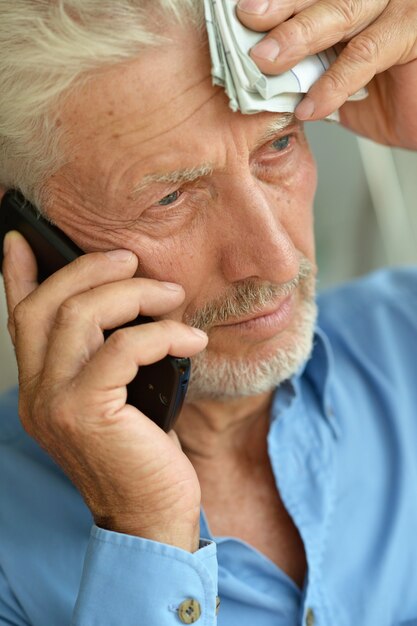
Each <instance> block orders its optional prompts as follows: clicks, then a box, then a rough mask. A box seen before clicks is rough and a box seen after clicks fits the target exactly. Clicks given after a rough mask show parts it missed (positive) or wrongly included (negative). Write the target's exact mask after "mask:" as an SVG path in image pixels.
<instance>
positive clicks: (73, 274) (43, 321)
mask: <svg viewBox="0 0 417 626" xmlns="http://www.w3.org/2000/svg"><path fill="white" fill-rule="evenodd" d="M6 257H7V255H6ZM20 263H21V262H20V259H19V267H17V266H16V265H14V267H13V271H14V279H13V280H18V281H19V284H20V283H22V282H25V280H26V279H25V277H24V275H22V272H21V267H20ZM137 263H138V259H137V257H136V256H135V255H133V254H132V253H129V252H128V256H127V258H125V259H123V258H120V257H110V256H108V254H104V253H92V254H86V255H83V256H82V257H80V258H78V259H77V260H76V261H74V262H73V263H70V264H69V265H67V266H65V267H64V268H63V269H61V270H59V271H58V272H56V273H55V274H53V275H52V276H50V277H49V278H48V279H47V280H45V281H44V282H43V283H42V284H41V285H40V286H39V287H38V288H37V289H35V290H34V291H32V292H30V294H29V295H28V296H27V297H26V298H24V299H23V300H21V301H20V302H19V303H18V304H17V305H16V306H15V307H14V310H13V323H14V325H15V348H16V355H17V360H18V362H19V374H20V376H21V380H26V379H31V378H32V377H33V376H35V375H36V374H37V373H39V371H40V370H41V369H42V367H43V362H44V359H45V353H46V347H47V343H48V337H49V333H50V330H51V328H52V326H53V323H54V320H55V317H56V313H57V311H58V308H59V307H60V306H61V304H62V303H63V302H64V301H65V300H67V299H68V298H70V297H71V296H73V295H75V294H77V293H80V292H83V291H88V290H89V289H92V288H94V287H96V286H98V285H102V284H104V283H106V282H112V281H117V280H122V279H124V278H128V277H130V276H132V275H133V273H134V272H135V271H136V268H137ZM22 271H23V270H22ZM32 271H34V268H33V267H32ZM31 276H32V278H33V277H34V273H32V275H31ZM19 295H20V296H21V295H23V291H21V292H20V293H19ZM17 299H18V298H17ZM28 346H31V349H30V350H28ZM20 355H22V358H20Z"/></svg>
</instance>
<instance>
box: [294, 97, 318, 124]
mask: <svg viewBox="0 0 417 626" xmlns="http://www.w3.org/2000/svg"><path fill="white" fill-rule="evenodd" d="M315 109H316V105H315V103H314V100H312V99H311V98H308V97H306V98H304V100H302V101H301V102H300V104H299V105H298V107H297V108H296V109H295V115H296V117H298V119H299V120H308V119H310V117H312V116H313V114H314V111H315Z"/></svg>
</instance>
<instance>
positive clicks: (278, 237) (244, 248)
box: [218, 179, 300, 284]
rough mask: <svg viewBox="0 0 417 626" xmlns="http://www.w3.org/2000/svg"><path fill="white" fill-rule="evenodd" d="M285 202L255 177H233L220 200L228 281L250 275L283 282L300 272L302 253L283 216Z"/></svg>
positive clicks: (223, 264)
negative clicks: (267, 189)
mask: <svg viewBox="0 0 417 626" xmlns="http://www.w3.org/2000/svg"><path fill="white" fill-rule="evenodd" d="M284 203H285V205H286V204H287V203H286V199H284V198H283V199H282V202H280V200H277V198H276V195H275V196H272V195H271V194H268V193H266V191H265V190H264V189H263V187H262V186H261V185H259V184H257V183H256V181H253V179H252V180H249V181H246V182H244V183H242V179H241V180H240V181H236V182H231V181H230V180H229V184H228V186H227V192H226V193H225V194H224V199H223V201H221V202H220V204H221V205H222V207H223V217H222V219H221V224H220V229H219V239H218V242H219V245H220V248H221V252H220V255H219V256H220V259H221V270H222V274H223V276H224V277H225V279H226V280H227V281H228V282H238V281H243V280H247V279H249V278H250V279H259V280H262V281H266V282H271V283H275V284H282V283H285V282H287V281H289V280H291V279H293V278H294V277H295V276H296V275H297V274H298V271H299V261H300V253H299V252H298V251H297V249H296V248H295V246H294V243H293V241H292V239H291V236H290V234H289V233H288V232H287V230H286V228H285V227H284V225H283V222H282V220H281V218H280V214H281V212H282V210H283V206H282V205H284ZM286 223H288V221H287V220H286Z"/></svg>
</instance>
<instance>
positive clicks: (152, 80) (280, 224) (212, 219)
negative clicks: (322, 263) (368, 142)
mask: <svg viewBox="0 0 417 626" xmlns="http://www.w3.org/2000/svg"><path fill="white" fill-rule="evenodd" d="M238 15H239V17H240V19H241V20H242V21H243V22H244V23H245V24H246V25H247V26H248V27H250V28H252V29H255V30H261V31H267V34H266V38H265V42H266V43H265V42H264V43H263V44H262V46H260V47H258V48H256V49H254V50H252V53H251V54H252V55H253V59H254V60H256V62H257V63H258V64H259V67H260V69H261V70H263V71H264V72H266V73H271V74H274V73H280V72H282V71H283V70H286V69H288V68H290V67H292V66H293V65H294V64H295V63H296V62H297V61H299V60H300V59H302V58H303V57H304V56H305V55H306V54H309V53H314V52H317V51H320V50H323V49H325V48H327V47H328V46H329V45H333V44H338V43H341V42H342V43H345V44H346V46H345V47H344V48H343V51H342V53H341V55H340V57H339V58H338V60H337V61H336V62H335V63H334V65H333V66H332V67H331V68H330V69H329V71H328V72H327V73H326V74H325V75H324V76H323V77H322V78H321V79H320V80H319V81H318V82H317V83H316V84H315V85H314V86H313V87H312V89H311V90H310V93H309V94H308V96H307V97H306V98H305V99H304V101H303V102H302V103H301V104H300V105H299V107H298V108H297V110H296V114H295V115H292V114H279V115H277V114H272V113H260V114H257V115H251V116H247V115H242V114H240V113H233V112H232V111H231V110H230V109H229V107H228V101H227V98H226V96H225V94H224V91H223V90H222V89H220V88H217V87H216V88H215V87H213V86H212V81H211V76H210V59H209V52H208V46H207V40H206V36H205V31H204V28H202V19H203V16H202V2H201V0H188V2H187V1H186V0H182V1H181V0H164V1H162V0H158V1H157V0H152V2H146V1H145V0H136V1H134V0H117V1H114V0H112V1H111V2H110V0H71V1H70V0H68V1H67V0H61V1H60V2H53V1H52V0H46V1H44V2H39V1H38V0H14V2H12V3H8V2H4V3H1V4H0V18H1V20H0V22H1V26H0V37H1V47H2V58H1V59H0V89H1V100H2V103H1V104H0V145H1V161H0V184H1V185H2V186H3V188H9V187H15V188H18V189H20V190H21V191H23V192H24V193H25V194H26V196H27V197H28V198H29V199H31V200H32V201H33V202H35V203H36V204H37V206H38V208H39V210H41V211H42V212H43V213H44V214H45V215H47V216H48V217H49V219H50V220H52V221H53V222H54V223H55V224H57V225H58V226H59V227H60V228H61V229H62V230H63V231H64V232H65V233H66V234H67V235H68V236H69V237H70V238H71V239H73V240H74V241H75V242H76V243H77V245H78V246H79V247H81V248H82V249H83V250H84V251H85V252H86V253H87V254H85V255H84V256H83V257H81V258H80V259H78V260H77V261H75V262H74V263H71V264H69V265H68V266H66V267H65V268H64V269H62V270H60V271H59V272H57V273H56V274H54V275H53V276H51V277H50V278H49V279H47V280H46V281H44V282H43V283H42V284H41V285H37V283H36V277H37V268H36V261H35V258H34V256H33V253H32V251H31V250H30V248H29V246H28V245H27V243H26V242H25V240H24V239H23V238H22V237H21V236H19V235H18V234H16V233H11V234H10V235H9V236H8V237H7V238H6V240H5V261H4V265H3V273H4V277H5V285H6V293H7V301H8V308H9V330H10V334H11V336H12V339H13V342H14V344H15V349H16V356H17V361H18V365H19V406H18V400H17V397H18V395H17V391H15V390H13V391H11V392H9V393H7V394H5V395H4V396H3V397H2V399H1V404H0V410H1V424H0V441H1V454H0V481H1V496H0V498H1V511H0V568H1V569H0V624H1V625H6V624H7V625H13V626H23V625H25V626H28V625H30V626H64V625H65V624H69V623H72V624H74V625H76V626H92V625H93V624H100V626H145V625H146V626H150V625H155V626H171V625H172V626H174V625H175V624H179V623H194V622H198V623H200V624H202V625H203V624H204V625H205V626H214V624H216V623H218V624H221V625H223V626H249V625H250V626H254V625H255V624H256V625H259V626H272V625H275V626H277V625H284V624H285V625H288V626H290V625H296V624H307V625H308V626H312V625H313V624H317V625H320V626H330V625H332V626H333V625H334V624H338V625H339V626H347V625H355V626H356V625H362V626H376V625H378V626H391V625H394V624H416V623H417V591H416V579H417V565H416V564H417V542H416V540H415V529H416V527H417V498H416V496H415V480H416V476H417V419H416V409H415V407H416V406H417V386H416V385H415V369H416V357H415V351H416V345H417V344H416V341H417V318H416V314H415V311H416V307H417V272H416V271H415V270H414V269H409V270H402V271H396V272H386V271H383V272H379V273H377V274H376V275H374V276H371V277H369V278H366V279H363V280H361V281H359V282H357V283H354V284H352V285H348V286H346V287H343V288H340V289H339V290H337V291H335V292H333V293H329V294H326V295H323V296H322V297H321V300H320V302H319V310H320V316H319V319H318V321H317V322H316V304H315V296H314V281H315V278H314V277H315V259H314V238H313V212H312V205H313V195H314V191H315V185H316V172H315V166H314V163H313V159H312V157H311V154H310V152H309V148H308V145H307V143H306V140H305V137H304V135H303V120H306V119H320V118H322V117H325V116H326V115H328V114H329V113H331V112H332V111H334V110H336V109H338V108H340V115H341V121H342V123H343V124H344V125H345V126H346V127H348V128H350V129H351V130H353V131H356V132H358V133H361V134H363V135H366V136H368V137H371V138H372V139H374V140H377V141H380V142H381V143H385V144H389V145H392V146H403V147H407V148H409V149H417V122H416V119H417V117H416V114H415V101H416V98H417V60H416V59H417V43H416V39H417V8H416V4H415V0H391V1H389V0H374V1H373V2H368V3H365V2H361V1H360V0H356V1H355V0H350V1H349V2H347V1H344V0H326V1H324V0H300V1H298V0H286V1H284V0H271V2H269V3H268V2H263V1H262V0H250V1H249V2H248V1H245V2H244V3H243V2H242V3H241V6H240V8H239V9H238ZM161 33H163V37H162V35H161ZM366 84H368V89H369V97H368V99H367V100H365V101H363V102H360V103H347V104H345V101H346V99H347V97H348V96H349V94H352V93H354V92H355V91H357V90H358V89H359V88H360V87H362V86H364V85H366ZM392 210H393V211H395V207H393V208H392ZM340 236H343V233H335V237H340ZM138 312H141V313H143V314H144V315H149V316H152V317H153V318H155V322H154V323H150V324H146V325H143V326H135V327H130V328H124V329H122V330H119V331H117V332H115V333H114V334H112V335H111V336H110V337H109V338H108V339H107V340H106V341H104V337H103V330H105V329H111V328H114V327H117V326H120V325H122V324H124V323H125V322H127V321H129V320H133V319H135V317H136V316H137V314H138ZM167 354H171V355H174V356H182V357H184V356H188V357H192V362H193V376H192V379H191V382H190V389H189V395H188V397H187V401H186V404H185V405H184V408H183V410H182V413H181V415H180V418H179V420H178V422H177V424H176V426H175V433H174V432H170V433H168V435H167V434H166V433H164V432H163V431H162V430H161V429H160V428H159V427H158V426H156V424H155V423H154V422H152V421H151V420H150V419H149V418H148V417H147V416H146V415H144V414H143V413H141V412H140V411H139V410H137V409H136V408H135V407H133V406H130V405H129V404H127V403H126V385H127V384H128V383H129V382H130V381H131V380H132V379H133V378H134V377H135V375H136V373H137V368H138V366H139V367H141V366H142V365H145V364H149V363H153V362H156V361H158V360H159V359H161V358H162V357H164V356H165V355H167ZM18 414H19V416H20V421H19V419H18ZM20 422H21V423H20ZM22 425H23V428H22ZM74 487H75V488H74ZM219 603H220V606H219ZM216 614H217V615H216Z"/></svg>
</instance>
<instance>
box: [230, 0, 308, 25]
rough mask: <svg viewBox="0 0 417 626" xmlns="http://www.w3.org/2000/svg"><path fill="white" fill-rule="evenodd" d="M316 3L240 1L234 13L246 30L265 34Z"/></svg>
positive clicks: (286, 0) (305, 0)
mask: <svg viewBox="0 0 417 626" xmlns="http://www.w3.org/2000/svg"><path fill="white" fill-rule="evenodd" d="M316 2H317V0H270V1H269V2H268V0H241V1H240V2H239V3H238V5H237V7H236V13H237V16H238V18H239V19H240V21H241V22H242V24H244V25H245V26H247V28H250V29H251V30H254V31H259V32H265V31H267V30H271V29H272V28H275V26H277V24H281V22H284V21H285V20H286V19H288V18H289V17H291V16H292V15H294V13H298V12H299V11H302V10H303V9H306V8H307V7H309V6H311V5H312V4H315V3H316Z"/></svg>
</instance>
